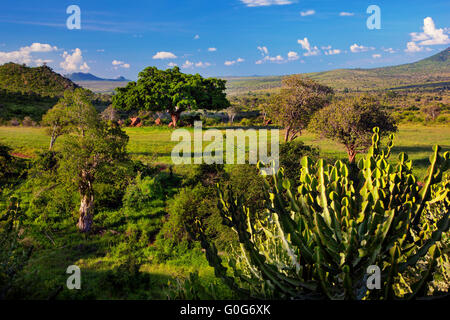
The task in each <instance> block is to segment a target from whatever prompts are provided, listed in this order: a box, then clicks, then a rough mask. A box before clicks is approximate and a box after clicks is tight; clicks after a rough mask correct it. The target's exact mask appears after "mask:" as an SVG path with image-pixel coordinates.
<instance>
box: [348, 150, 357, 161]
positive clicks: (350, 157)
mask: <svg viewBox="0 0 450 320" xmlns="http://www.w3.org/2000/svg"><path fill="white" fill-rule="evenodd" d="M356 153H357V152H356V150H355V147H354V146H349V147H347V154H348V162H349V163H350V164H354V163H355V157H356Z"/></svg>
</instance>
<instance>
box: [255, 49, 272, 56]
mask: <svg viewBox="0 0 450 320" xmlns="http://www.w3.org/2000/svg"><path fill="white" fill-rule="evenodd" d="M257 49H258V50H259V51H261V54H262V55H263V56H266V55H268V54H269V50H268V49H267V47H258V48H257Z"/></svg>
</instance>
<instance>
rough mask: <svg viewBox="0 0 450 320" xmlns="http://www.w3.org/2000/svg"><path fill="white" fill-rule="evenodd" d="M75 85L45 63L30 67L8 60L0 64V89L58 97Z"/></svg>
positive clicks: (72, 88) (75, 86)
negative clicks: (8, 61)
mask: <svg viewBox="0 0 450 320" xmlns="http://www.w3.org/2000/svg"><path fill="white" fill-rule="evenodd" d="M77 87H78V85H76V84H75V83H73V82H72V81H71V80H69V79H66V78H64V77H63V76H62V75H60V74H58V73H56V72H54V71H53V70H52V69H51V68H50V67H48V66H45V65H44V66H41V67H36V68H31V67H27V66H25V65H21V64H16V63H12V62H10V63H6V64H4V65H2V66H0V89H5V90H7V91H10V92H20V93H24V94H28V93H34V94H37V95H40V96H47V97H59V96H62V95H63V94H64V91H65V90H67V89H71V90H74V89H75V88H77Z"/></svg>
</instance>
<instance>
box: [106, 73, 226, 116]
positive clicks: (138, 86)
mask: <svg viewBox="0 0 450 320" xmlns="http://www.w3.org/2000/svg"><path fill="white" fill-rule="evenodd" d="M224 91H225V81H224V80H219V79H215V78H208V79H205V78H203V77H202V76H200V75H199V74H196V75H190V74H184V73H182V72H180V69H179V68H178V67H174V68H173V69H168V70H165V71H164V70H159V69H157V68H156V67H148V68H146V69H145V70H143V71H142V72H140V73H139V79H138V81H137V82H129V83H128V84H127V86H126V87H125V88H117V89H116V95H114V96H113V100H112V101H113V105H114V107H116V108H118V109H123V110H147V111H167V112H169V113H170V114H171V115H175V116H176V117H178V118H179V116H180V113H181V112H183V111H185V110H188V109H189V110H198V109H205V110H220V109H225V108H227V107H228V105H229V102H228V100H227V99H226V94H225V92H224ZM176 120H178V119H176ZM174 125H176V122H175V123H174Z"/></svg>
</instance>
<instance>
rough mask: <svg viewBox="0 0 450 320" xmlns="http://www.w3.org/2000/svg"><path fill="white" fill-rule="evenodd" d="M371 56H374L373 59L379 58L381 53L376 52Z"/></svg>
mask: <svg viewBox="0 0 450 320" xmlns="http://www.w3.org/2000/svg"><path fill="white" fill-rule="evenodd" d="M372 58H374V59H380V58H381V54H378V53H376V54H373V55H372Z"/></svg>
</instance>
